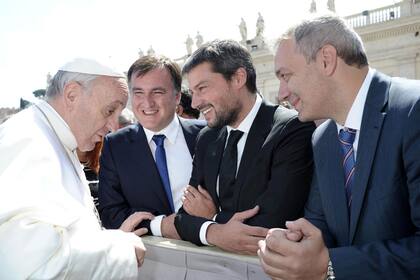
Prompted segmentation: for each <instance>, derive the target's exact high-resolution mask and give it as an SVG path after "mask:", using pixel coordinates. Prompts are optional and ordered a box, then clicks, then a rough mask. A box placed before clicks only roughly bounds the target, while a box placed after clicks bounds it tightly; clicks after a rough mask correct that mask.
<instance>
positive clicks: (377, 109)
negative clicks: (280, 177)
mask: <svg viewBox="0 0 420 280" xmlns="http://www.w3.org/2000/svg"><path fill="white" fill-rule="evenodd" d="M337 137H338V136H337V128H336V124H335V122H333V121H327V122H325V123H324V124H322V125H321V126H320V127H319V128H318V129H317V130H316V131H315V133H314V137H313V147H314V161H315V175H314V180H313V185H312V187H311V193H310V196H309V199H308V204H307V207H306V212H305V216H306V217H307V218H308V219H309V221H311V222H312V223H313V224H315V225H316V226H317V227H319V228H320V229H321V230H322V233H323V237H324V240H325V243H326V245H327V246H328V247H329V248H331V249H330V251H329V252H330V258H331V261H332V263H333V267H334V271H335V274H336V277H337V278H338V279H418V277H419V275H420V235H419V229H420V83H419V82H418V81H410V80H403V79H396V78H392V79H391V78H390V77H388V76H385V75H383V74H381V73H378V72H376V73H375V75H374V77H373V80H372V83H371V85H370V88H369V91H368V95H367V99H366V103H365V107H364V112H363V118H362V124H361V129H360V135H359V144H358V151H357V158H356V168H355V174H354V181H353V187H352V190H353V191H352V205H351V215H350V216H351V218H350V219H349V213H348V210H347V206H346V196H345V190H344V175H343V169H342V163H341V162H342V155H341V150H340V147H339V143H338V138H337Z"/></svg>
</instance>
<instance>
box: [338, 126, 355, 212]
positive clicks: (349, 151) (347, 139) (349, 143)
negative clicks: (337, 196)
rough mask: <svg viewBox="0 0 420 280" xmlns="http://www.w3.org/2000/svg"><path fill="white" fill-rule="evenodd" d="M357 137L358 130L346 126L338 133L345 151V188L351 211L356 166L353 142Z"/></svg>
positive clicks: (342, 149)
mask: <svg viewBox="0 0 420 280" xmlns="http://www.w3.org/2000/svg"><path fill="white" fill-rule="evenodd" d="M355 137H356V130H354V129H351V128H346V127H345V128H343V129H341V130H340V133H339V134H338V140H339V142H340V146H341V151H342V152H343V169H344V188H345V190H346V197H347V207H348V208H349V213H350V206H351V200H352V187H353V178H354V170H355V167H356V161H355V159H354V150H353V142H354V138H355Z"/></svg>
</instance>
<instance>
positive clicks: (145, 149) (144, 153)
mask: <svg viewBox="0 0 420 280" xmlns="http://www.w3.org/2000/svg"><path fill="white" fill-rule="evenodd" d="M129 141H130V150H131V151H130V153H129V154H128V155H129V156H130V157H131V162H132V163H133V167H132V168H133V169H134V170H133V172H131V175H130V176H133V179H132V180H134V181H136V182H138V184H141V182H146V185H148V186H153V187H152V188H150V192H152V193H154V194H155V198H156V199H157V200H160V201H161V202H162V205H164V206H165V208H166V209H167V211H168V213H171V212H172V210H171V207H170V204H169V201H168V198H167V195H166V192H165V189H164V187H163V184H162V180H161V179H160V175H159V171H158V170H157V167H156V162H155V160H154V158H153V155H152V153H151V151H150V146H149V143H147V138H146V134H145V133H144V130H143V127H141V126H140V125H139V124H137V125H136V127H135V129H134V130H133V131H132V133H131V134H130V135H129Z"/></svg>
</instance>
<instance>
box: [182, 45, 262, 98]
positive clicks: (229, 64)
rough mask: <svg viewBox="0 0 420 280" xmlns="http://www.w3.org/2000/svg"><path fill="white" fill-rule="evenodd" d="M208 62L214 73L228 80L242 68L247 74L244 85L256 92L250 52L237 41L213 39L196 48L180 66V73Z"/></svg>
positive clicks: (185, 72)
mask: <svg viewBox="0 0 420 280" xmlns="http://www.w3.org/2000/svg"><path fill="white" fill-rule="evenodd" d="M204 62H208V63H210V64H211V65H212V68H213V71H214V72H215V73H220V74H222V75H223V77H224V78H225V79H226V80H228V81H229V80H230V79H231V78H232V76H233V75H234V74H235V72H236V71H237V70H238V69H239V68H241V67H242V68H244V69H245V71H246V74H247V78H246V87H247V88H248V90H249V91H250V92H252V93H256V92H257V83H256V74H255V68H254V65H253V64H252V58H251V54H250V53H249V52H248V50H247V49H246V48H245V47H243V46H242V45H240V44H239V43H238V42H235V41H232V40H214V41H212V42H209V43H206V44H204V45H202V46H201V47H200V48H198V49H197V50H196V51H195V52H194V53H193V54H192V55H191V56H190V57H189V58H188V60H187V62H186V63H185V65H184V67H183V68H182V74H187V73H188V72H190V71H191V70H192V69H193V68H194V67H196V66H197V65H199V64H201V63H204Z"/></svg>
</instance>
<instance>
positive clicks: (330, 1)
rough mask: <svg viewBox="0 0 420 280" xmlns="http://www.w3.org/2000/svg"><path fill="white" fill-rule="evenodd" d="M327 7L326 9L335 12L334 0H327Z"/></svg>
mask: <svg viewBox="0 0 420 280" xmlns="http://www.w3.org/2000/svg"><path fill="white" fill-rule="evenodd" d="M327 7H328V10H330V11H331V12H334V13H335V1H334V0H328V2H327Z"/></svg>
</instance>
